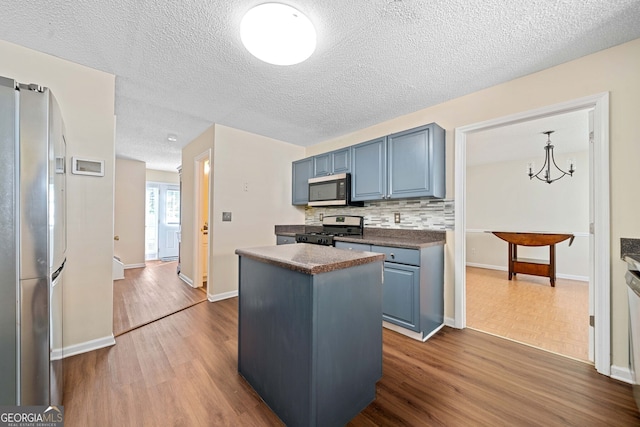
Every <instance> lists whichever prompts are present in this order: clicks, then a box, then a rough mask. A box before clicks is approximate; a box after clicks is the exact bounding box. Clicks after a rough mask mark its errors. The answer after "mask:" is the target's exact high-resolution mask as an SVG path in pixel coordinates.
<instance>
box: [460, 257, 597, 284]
mask: <svg viewBox="0 0 640 427" xmlns="http://www.w3.org/2000/svg"><path fill="white" fill-rule="evenodd" d="M467 267H477V268H486V269H487V270H498V271H509V270H508V269H507V267H503V266H501V265H489V264H480V263H477V262H468V263H467ZM521 274H523V273H521ZM556 278H558V279H567V280H577V281H579V282H588V281H589V277H588V276H576V275H574V274H561V273H556Z"/></svg>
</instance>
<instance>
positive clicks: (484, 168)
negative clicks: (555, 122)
mask: <svg viewBox="0 0 640 427" xmlns="http://www.w3.org/2000/svg"><path fill="white" fill-rule="evenodd" d="M467 143H468V144H472V143H473V141H472V140H469V141H467ZM586 143H587V142H586V141H585V145H586ZM540 154H541V156H540V157H541V158H542V157H543V155H544V150H543V149H542V145H541V149H540ZM555 157H556V161H557V163H558V164H559V165H564V164H565V163H566V159H569V158H572V159H575V160H577V164H578V165H580V167H579V170H577V171H576V173H575V174H574V176H573V177H564V178H562V179H561V180H559V181H556V182H554V183H552V184H547V183H544V182H541V181H538V180H537V179H535V178H534V179H533V180H530V179H529V176H528V175H527V174H526V165H527V162H528V161H531V160H534V159H519V160H512V161H507V162H500V163H486V164H480V165H475V166H467V263H468V264H470V265H476V266H483V267H487V268H491V267H499V268H501V269H506V268H507V243H506V242H505V241H503V240H500V239H499V238H497V237H495V236H494V235H493V234H488V233H485V232H484V231H487V230H488V231H531V232H554V233H578V237H576V238H575V240H574V242H573V244H572V245H571V246H570V247H569V246H568V241H565V242H562V243H559V244H558V245H557V246H556V251H557V254H556V260H557V267H556V268H557V270H556V271H557V274H558V275H559V276H560V277H569V276H571V277H570V278H573V279H581V280H586V278H587V276H588V275H589V238H588V236H587V235H588V231H589V152H588V151H582V152H579V153H563V154H556V156H555ZM541 158H540V159H537V160H538V163H539V164H541V163H542V160H541ZM552 176H553V177H555V176H556V175H552ZM470 231H471V232H470ZM518 251H519V252H518V255H519V256H522V257H526V258H538V259H548V258H549V248H548V247H546V246H545V247H543V248H527V247H519V248H518Z"/></svg>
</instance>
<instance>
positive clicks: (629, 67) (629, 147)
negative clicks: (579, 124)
mask: <svg viewBox="0 0 640 427" xmlns="http://www.w3.org/2000/svg"><path fill="white" fill-rule="evenodd" d="M639 70H640V39H636V40H633V41H631V42H628V43H624V44H621V45H619V46H616V47H612V48H610V49H606V50H603V51H601V52H597V53H595V54H592V55H588V56H585V57H582V58H579V59H576V60H574V61H570V62H567V63H565V64H561V65H558V66H556V67H552V68H549V69H546V70H543V71H540V72H537V73H533V74H530V75H528V76H525V77H522V78H519V79H516V80H513V81H510V82H507V83H503V84H500V85H496V86H493V87H490V88H487V89H484V90H481V91H478V92H475V93H472V94H469V95H466V96H462V97H460V98H456V99H453V100H451V101H447V102H444V103H442V104H438V105H436V106H433V107H429V108H425V109H423V110H420V111H416V112H415V113H411V114H407V115H405V116H401V117H397V118H395V119H393V120H389V121H387V122H384V123H380V124H377V125H375V126H371V127H369V128H366V129H362V130H359V131H356V132H353V133H351V134H348V135H344V136H342V137H340V138H335V139H333V140H329V141H325V142H323V143H321V144H317V145H314V146H312V147H308V148H307V150H306V153H305V155H306V156H311V155H315V154H320V153H322V152H326V151H330V150H334V149H338V148H342V147H346V146H349V145H352V144H356V143H358V142H362V141H367V140H370V139H373V138H376V137H379V136H382V135H388V134H390V133H393V132H398V131H400V130H403V129H409V128H412V127H416V126H419V125H422V124H425V123H431V122H436V123H438V124H439V125H440V126H442V127H443V128H444V129H446V131H447V135H446V137H447V151H446V158H447V198H452V197H453V194H454V189H455V187H454V172H455V159H454V130H455V128H456V127H461V126H465V125H470V124H473V123H480V122H484V121H487V120H490V119H496V118H499V117H504V116H509V115H512V114H515V113H519V112H523V111H528V110H533V109H536V108H542V107H545V106H549V105H553V104H557V103H561V102H566V101H570V100H574V99H578V98H581V97H585V96H589V95H594V94H597V93H601V92H609V93H610V95H611V96H610V164H611V248H610V249H611V290H612V293H611V306H612V309H611V313H612V319H611V320H612V322H611V324H612V363H613V365H615V366H622V367H624V366H628V354H629V350H628V331H627V325H628V309H627V289H626V283H625V280H624V274H625V271H626V265H625V263H623V262H622V261H621V260H620V238H621V237H629V238H640V220H638V214H637V212H638V211H639V210H640V199H639V198H638V197H634V196H633V195H634V194H635V193H636V183H638V182H640V168H638V167H637V161H638V158H640V144H639V143H638V136H637V135H638V130H637V128H638V117H640V102H638V99H640V78H638V73H639ZM425 84H429V81H428V80H425ZM301 157H302V156H301ZM456 232H464V230H456ZM454 242H455V234H454V232H448V233H447V245H446V247H445V316H447V317H450V318H452V317H453V316H454V315H455V313H454V283H455V282H454V269H453V260H454V257H455V247H454V244H455V243H454Z"/></svg>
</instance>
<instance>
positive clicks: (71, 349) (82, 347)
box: [51, 334, 116, 360]
mask: <svg viewBox="0 0 640 427" xmlns="http://www.w3.org/2000/svg"><path fill="white" fill-rule="evenodd" d="M115 343H116V339H115V338H114V336H113V334H111V335H108V336H106V337H102V338H96V339H95V340H91V341H85V342H82V343H79V344H73V345H70V346H68V347H64V348H63V349H62V355H60V356H61V357H64V358H67V357H71V356H75V355H77V354H82V353H88V352H90V351H93V350H98V349H100V348H104V347H109V346H112V345H115ZM59 351H60V350H59V349H58V350H54V352H53V353H52V355H51V357H52V358H54V354H56V352H59ZM56 356H58V355H57V354H56ZM54 360H56V359H54Z"/></svg>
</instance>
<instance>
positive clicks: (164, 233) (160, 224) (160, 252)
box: [144, 181, 180, 261]
mask: <svg viewBox="0 0 640 427" xmlns="http://www.w3.org/2000/svg"><path fill="white" fill-rule="evenodd" d="M179 232H180V187H179V186H178V185H173V184H166V183H158V182H150V181H148V182H147V184H146V196H145V236H144V237H145V239H144V240H145V260H146V261H150V260H158V259H159V260H162V261H174V260H177V259H178V241H179V238H178V233H179Z"/></svg>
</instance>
